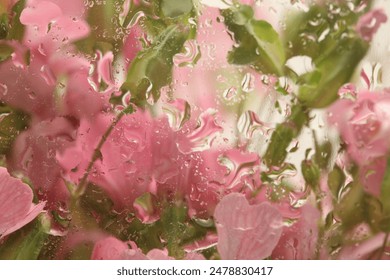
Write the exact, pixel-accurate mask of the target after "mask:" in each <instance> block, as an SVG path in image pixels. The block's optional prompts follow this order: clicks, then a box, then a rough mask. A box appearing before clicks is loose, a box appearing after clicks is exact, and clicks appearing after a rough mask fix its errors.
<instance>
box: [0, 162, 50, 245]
mask: <svg viewBox="0 0 390 280" xmlns="http://www.w3.org/2000/svg"><path fill="white" fill-rule="evenodd" d="M32 199H33V192H32V190H31V189H30V187H29V186H27V185H26V184H24V183H22V181H20V180H19V179H16V178H13V177H11V176H10V175H9V174H8V171H7V169H5V168H3V167H0V238H2V237H4V236H6V235H9V234H11V233H13V232H14V231H17V230H18V229H20V228H22V227H23V226H25V225H27V224H28V223H29V222H31V221H32V220H34V219H35V218H36V217H37V216H38V215H39V213H41V212H42V211H43V207H44V206H45V203H44V202H41V203H39V204H36V205H35V204H33V203H32V202H31V201H32Z"/></svg>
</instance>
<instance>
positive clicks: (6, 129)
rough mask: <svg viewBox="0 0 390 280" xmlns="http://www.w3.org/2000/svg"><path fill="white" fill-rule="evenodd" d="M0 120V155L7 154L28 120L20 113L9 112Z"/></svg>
mask: <svg viewBox="0 0 390 280" xmlns="http://www.w3.org/2000/svg"><path fill="white" fill-rule="evenodd" d="M4 114H6V115H5V116H3V117H2V118H1V119H0V154H7V153H8V151H9V150H10V149H11V147H12V143H13V142H14V140H15V139H16V137H17V136H18V135H19V133H20V132H21V131H23V130H24V129H26V127H27V124H28V120H29V118H28V117H27V116H26V115H24V114H22V113H20V112H13V111H10V112H9V113H4Z"/></svg>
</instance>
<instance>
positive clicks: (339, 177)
mask: <svg viewBox="0 0 390 280" xmlns="http://www.w3.org/2000/svg"><path fill="white" fill-rule="evenodd" d="M345 178H346V177H345V174H344V172H343V170H342V169H341V168H340V167H339V166H338V165H335V166H334V168H333V170H332V171H331V172H329V175H328V187H329V189H330V191H331V192H332V194H333V196H334V197H335V199H336V200H337V199H338V197H339V194H340V189H341V188H342V187H343V186H344V183H345Z"/></svg>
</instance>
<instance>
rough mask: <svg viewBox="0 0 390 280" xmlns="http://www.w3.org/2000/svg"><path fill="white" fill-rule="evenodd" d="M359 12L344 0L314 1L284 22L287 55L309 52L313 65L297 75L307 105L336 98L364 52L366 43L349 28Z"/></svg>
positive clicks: (322, 104) (366, 47) (305, 54)
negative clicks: (301, 75) (307, 8)
mask: <svg viewBox="0 0 390 280" xmlns="http://www.w3.org/2000/svg"><path fill="white" fill-rule="evenodd" d="M336 11H337V12H336ZM359 16H360V14H357V13H355V12H354V11H352V10H351V9H350V8H349V7H348V5H347V4H346V3H340V4H337V3H332V5H314V6H312V7H311V8H310V10H309V11H308V12H306V13H299V14H297V15H296V16H293V17H291V20H290V21H288V22H287V24H286V26H287V29H286V32H285V44H286V53H287V57H289V58H291V57H294V56H309V57H311V58H312V61H313V63H314V65H315V69H314V71H313V72H310V73H307V74H305V75H304V76H303V77H299V79H298V84H300V89H299V94H298V96H299V99H300V101H301V102H303V103H304V104H305V105H306V106H308V107H311V108H322V107H325V106H328V105H329V104H331V103H332V102H333V101H335V100H336V99H337V92H338V89H339V88H340V87H341V86H342V85H343V84H345V83H347V82H348V81H349V80H350V78H351V76H352V75H353V73H354V70H355V68H356V66H357V65H358V64H359V62H360V60H361V59H362V58H363V57H364V55H365V54H366V51H367V49H368V44H367V43H366V42H365V41H364V40H362V39H361V38H360V37H359V35H358V34H356V32H355V30H354V29H353V28H351V26H354V25H355V24H356V22H357V20H358V19H359Z"/></svg>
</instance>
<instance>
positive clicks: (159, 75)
mask: <svg viewBox="0 0 390 280" xmlns="http://www.w3.org/2000/svg"><path fill="white" fill-rule="evenodd" d="M187 36H188V29H187V28H185V27H183V26H176V25H172V26H169V27H168V28H167V29H166V30H165V31H164V32H163V33H162V34H161V35H160V37H159V39H158V40H157V41H156V42H155V43H154V44H153V45H152V46H151V47H149V48H147V49H145V50H143V51H141V52H139V53H138V55H137V57H136V58H135V59H134V60H133V62H132V63H131V65H130V68H129V70H128V74H127V79H126V81H125V83H124V84H123V85H122V87H121V90H122V92H123V93H124V94H125V93H126V92H128V91H129V92H130V93H131V102H132V103H134V104H135V105H137V106H140V107H144V106H145V104H146V100H147V98H148V94H152V96H153V99H154V100H155V101H157V100H158V98H159V97H160V89H161V88H162V87H163V86H166V85H168V84H169V83H170V82H171V80H172V67H173V56H174V55H175V54H177V53H179V52H180V50H181V49H182V48H183V45H184V42H185V41H186V40H187Z"/></svg>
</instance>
